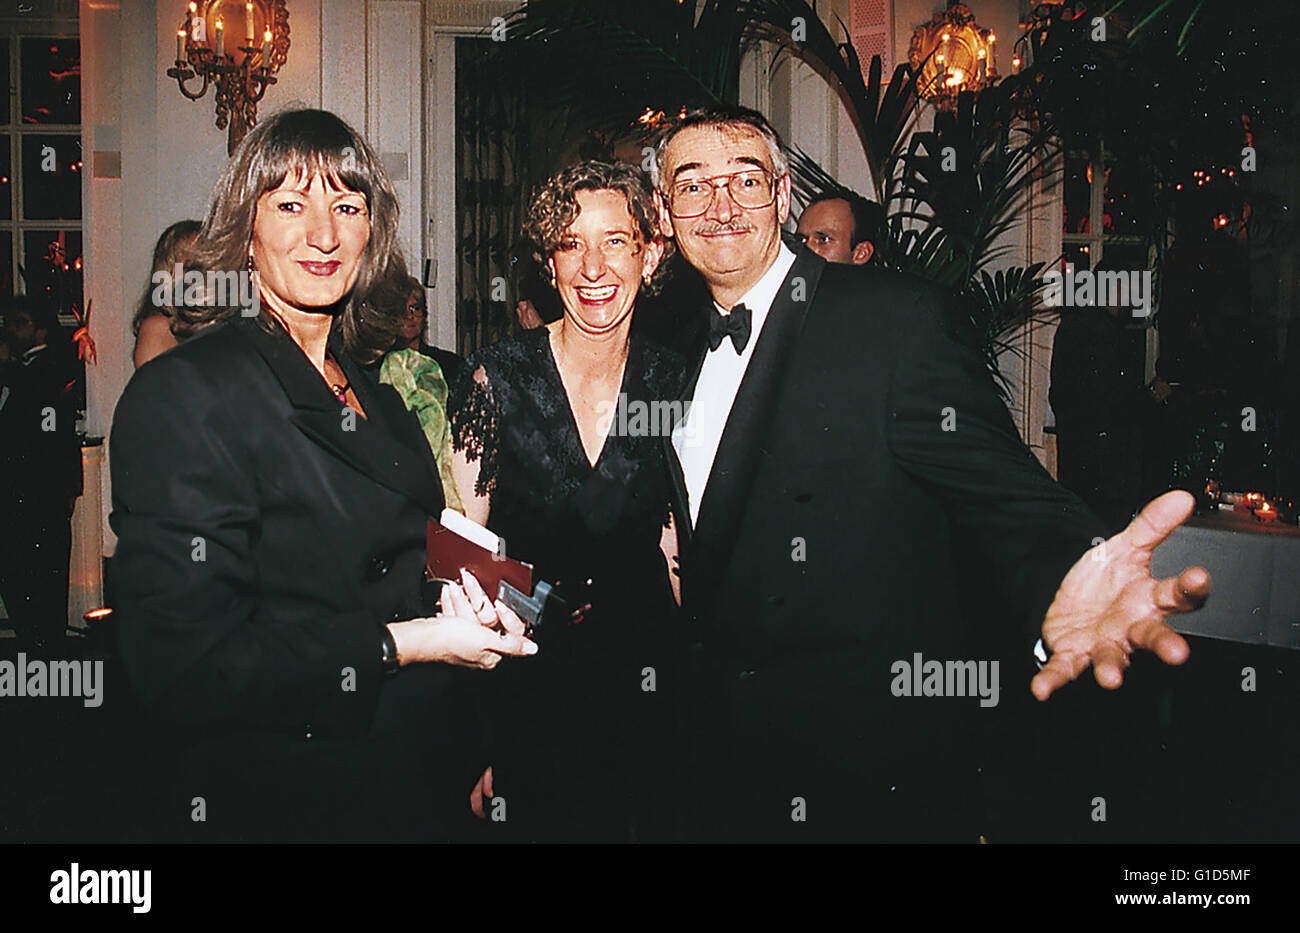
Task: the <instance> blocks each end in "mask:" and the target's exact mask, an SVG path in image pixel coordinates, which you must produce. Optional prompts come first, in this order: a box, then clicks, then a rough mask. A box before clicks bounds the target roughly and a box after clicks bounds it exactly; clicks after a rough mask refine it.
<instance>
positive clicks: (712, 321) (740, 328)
mask: <svg viewBox="0 0 1300 933" xmlns="http://www.w3.org/2000/svg"><path fill="white" fill-rule="evenodd" d="M710 311H711V314H710V316H709V351H710V352H712V351H713V350H716V349H718V347H720V346H722V338H723V337H730V338H731V345H732V346H733V347H735V348H736V355H737V356H739V355H740V354H741V353H744V352H745V344H747V343H749V329H750V313H749V309H748V308H746V307H745V306H744V305H736V306H735V307H734V308H732V309H731V313H730V314H728V315H727V316H726V317H723V316H722V315H721V314H719V313H718V309H717V308H711V309H710Z"/></svg>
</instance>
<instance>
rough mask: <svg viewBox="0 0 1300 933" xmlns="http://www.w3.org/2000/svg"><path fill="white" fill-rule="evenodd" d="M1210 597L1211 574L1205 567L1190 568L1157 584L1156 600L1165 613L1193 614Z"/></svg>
mask: <svg viewBox="0 0 1300 933" xmlns="http://www.w3.org/2000/svg"><path fill="white" fill-rule="evenodd" d="M1209 595H1210V574H1209V571H1207V570H1206V569H1205V568H1204V567H1188V568H1187V569H1186V570H1184V571H1183V572H1182V573H1180V574H1179V575H1178V576H1176V577H1166V578H1165V579H1163V580H1159V581H1157V582H1156V590H1155V594H1154V599H1155V602H1156V605H1157V606H1158V607H1159V608H1160V609H1161V610H1163V611H1164V612H1192V611H1194V610H1196V609H1200V608H1201V606H1203V605H1205V600H1206V598H1207V597H1208V596H1209Z"/></svg>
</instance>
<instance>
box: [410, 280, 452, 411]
mask: <svg viewBox="0 0 1300 933" xmlns="http://www.w3.org/2000/svg"><path fill="white" fill-rule="evenodd" d="M402 285H403V289H404V294H403V296H402V299H403V302H404V303H405V307H406V312H405V315H404V316H403V317H402V332H401V336H400V337H399V339H398V341H397V346H396V347H394V349H396V350H416V351H419V352H420V353H423V354H424V355H425V356H427V357H429V358H431V359H432V360H434V362H436V363H437V364H438V368H439V369H441V370H442V378H443V379H444V380H445V381H446V383H447V389H448V392H449V393H455V392H456V391H457V387H458V386H460V385H462V384H463V383H464V381H465V375H466V373H467V372H468V370H467V368H466V365H465V358H464V357H462V356H460V355H459V354H457V353H453V352H452V351H451V350H443V349H442V348H441V347H435V346H433V345H432V344H429V343H425V341H424V330H425V326H426V325H427V323H428V320H427V315H428V312H429V304H428V301H427V299H426V298H425V294H424V286H423V285H421V284H420V283H419V281H418V280H417V279H415V277H414V276H410V275H408V276H406V277H405V279H403V281H402ZM456 401H457V399H456V398H455V397H454V394H453V395H451V396H450V402H449V405H448V410H450V409H451V408H452V407H454V405H455V403H456Z"/></svg>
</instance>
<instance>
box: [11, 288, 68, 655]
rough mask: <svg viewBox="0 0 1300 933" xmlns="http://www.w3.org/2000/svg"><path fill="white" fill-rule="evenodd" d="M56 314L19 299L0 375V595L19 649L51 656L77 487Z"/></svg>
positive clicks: (64, 596) (64, 598) (61, 612)
mask: <svg viewBox="0 0 1300 933" xmlns="http://www.w3.org/2000/svg"><path fill="white" fill-rule="evenodd" d="M61 336H62V329H61V328H60V327H59V321H58V315H57V313H56V312H55V310H54V308H53V307H52V306H51V305H49V304H47V303H45V302H43V301H41V300H39V299H35V298H30V297H27V296H17V297H15V298H14V299H12V304H11V305H10V308H9V312H8V314H6V315H5V334H4V337H5V339H4V343H5V346H6V348H7V349H6V351H5V354H4V355H7V356H8V359H7V360H6V361H5V362H4V365H3V369H2V370H0V514H3V515H4V516H5V519H6V521H5V529H4V533H3V534H0V598H3V599H4V603H5V608H6V609H7V611H8V613H9V618H10V620H11V623H12V624H13V626H14V630H15V633H16V635H17V639H18V645H17V647H18V648H20V649H23V650H27V651H33V652H45V653H57V652H56V651H55V649H57V647H58V645H59V644H60V643H61V640H62V637H63V634H64V632H65V630H66V628H67V622H68V560H69V557H70V555H71V553H72V523H71V519H72V510H73V507H74V506H75V505H76V501H77V497H78V496H80V495H81V491H82V474H81V445H80V442H79V440H78V438H77V432H76V412H75V410H74V406H73V404H72V401H71V394H70V393H71V389H72V386H73V385H74V383H75V378H74V375H73V373H72V372H71V371H70V367H69V365H68V359H67V357H68V356H69V355H68V354H61V353H60V348H59V340H60V337H61Z"/></svg>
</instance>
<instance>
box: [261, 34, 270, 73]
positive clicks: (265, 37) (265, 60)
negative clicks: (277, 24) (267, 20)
mask: <svg viewBox="0 0 1300 933" xmlns="http://www.w3.org/2000/svg"><path fill="white" fill-rule="evenodd" d="M262 67H263V68H270V67H271V30H269V29H268V30H267V31H266V32H264V33H262Z"/></svg>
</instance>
